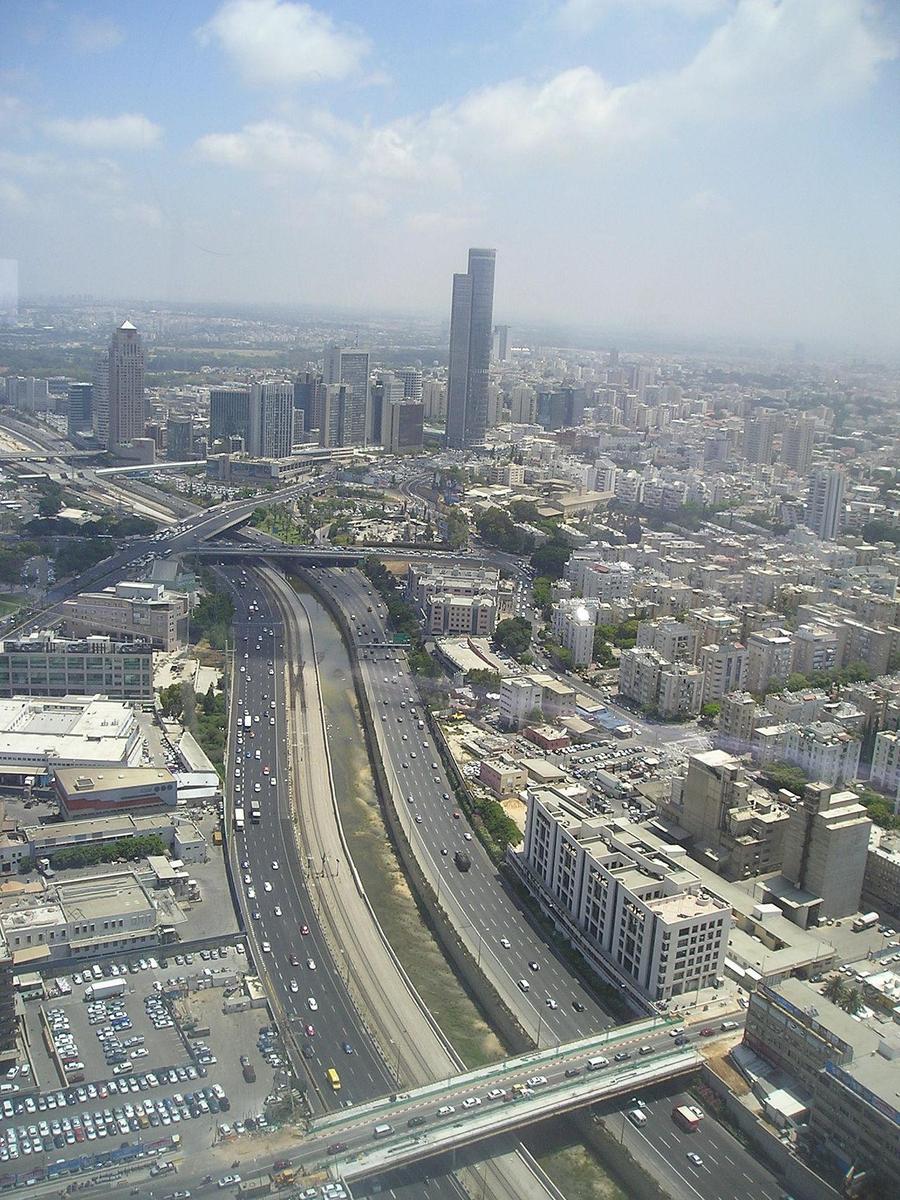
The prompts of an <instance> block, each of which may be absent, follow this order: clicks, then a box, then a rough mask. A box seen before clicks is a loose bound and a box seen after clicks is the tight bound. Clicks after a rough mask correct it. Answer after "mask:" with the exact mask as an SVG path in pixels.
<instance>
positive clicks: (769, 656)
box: [746, 629, 794, 692]
mask: <svg viewBox="0 0 900 1200" xmlns="http://www.w3.org/2000/svg"><path fill="white" fill-rule="evenodd" d="M793 669H794V639H793V637H792V636H791V634H790V633H789V632H788V631H787V630H786V629H756V630H754V631H753V633H751V634H750V636H749V637H748V638H747V676H746V687H747V691H748V692H765V690H766V688H767V687H768V686H769V684H770V682H771V681H772V680H775V681H776V682H778V683H784V682H785V680H786V679H787V677H788V675H790V673H791V671H793Z"/></svg>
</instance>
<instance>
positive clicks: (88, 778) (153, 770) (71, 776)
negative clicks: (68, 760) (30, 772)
mask: <svg viewBox="0 0 900 1200" xmlns="http://www.w3.org/2000/svg"><path fill="white" fill-rule="evenodd" d="M54 775H55V776H56V779H57V781H58V783H59V785H60V787H61V788H62V789H63V790H64V791H65V793H66V795H67V796H77V795H79V794H84V793H88V792H112V791H116V790H118V789H119V788H125V787H156V786H162V785H164V784H171V783H174V776H173V775H172V772H171V771H169V770H168V769H167V768H166V767H121V768H119V769H116V770H109V769H106V770H94V771H91V770H86V769H82V768H79V767H62V768H60V769H58V770H56V771H54ZM79 783H80V784H81V786H80V787H79Z"/></svg>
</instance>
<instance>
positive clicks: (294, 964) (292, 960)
mask: <svg viewBox="0 0 900 1200" xmlns="http://www.w3.org/2000/svg"><path fill="white" fill-rule="evenodd" d="M288 961H289V962H290V964H291V966H292V967H299V966H300V959H299V958H298V957H297V955H296V954H291V955H290V957H289V960H288Z"/></svg>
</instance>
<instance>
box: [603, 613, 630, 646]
mask: <svg viewBox="0 0 900 1200" xmlns="http://www.w3.org/2000/svg"><path fill="white" fill-rule="evenodd" d="M637 629H638V618H637V617H631V618H630V619H629V620H627V621H621V622H620V623H619V624H618V625H605V624H604V625H597V627H596V629H595V630H594V645H595V646H596V644H597V640H598V638H599V639H600V640H601V641H603V642H609V643H611V644H612V645H613V646H617V647H618V648H619V649H620V650H630V649H631V647H632V646H633V645H634V644H635V643H636V642H637Z"/></svg>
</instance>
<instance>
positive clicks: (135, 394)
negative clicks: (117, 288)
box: [108, 321, 148, 449]
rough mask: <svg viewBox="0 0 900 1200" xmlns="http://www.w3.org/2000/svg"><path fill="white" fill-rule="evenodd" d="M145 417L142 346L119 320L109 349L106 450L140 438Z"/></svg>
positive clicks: (137, 336)
mask: <svg viewBox="0 0 900 1200" xmlns="http://www.w3.org/2000/svg"><path fill="white" fill-rule="evenodd" d="M147 415H148V414H147V408H146V399H145V396H144V344H143V341H142V339H141V335H140V334H139V333H138V331H137V329H135V327H134V325H132V323H131V322H130V321H123V322H122V324H121V325H120V326H119V328H118V329H117V330H116V331H115V333H114V334H113V337H112V341H111V343H110V347H109V408H108V419H109V430H108V448H109V449H115V448H116V447H117V446H124V445H127V444H129V443H130V442H133V441H134V440H135V438H140V437H143V434H144V424H145V422H146V420H147Z"/></svg>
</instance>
